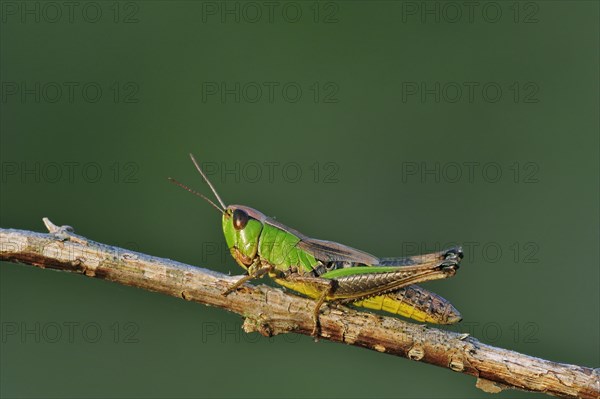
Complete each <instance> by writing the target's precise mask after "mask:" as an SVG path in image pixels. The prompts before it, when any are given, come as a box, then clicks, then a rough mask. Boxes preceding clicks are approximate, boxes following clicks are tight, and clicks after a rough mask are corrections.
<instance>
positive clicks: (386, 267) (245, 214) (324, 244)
mask: <svg viewBox="0 0 600 399" xmlns="http://www.w3.org/2000/svg"><path fill="white" fill-rule="evenodd" d="M190 158H191V160H192V162H193V163H194V166H195V167H196V169H197V170H198V172H199V173H200V175H201V176H202V178H203V179H204V181H205V182H206V183H207V184H208V186H209V187H210V189H211V191H212V192H213V194H214V196H215V198H216V199H217V202H218V205H217V204H216V203H215V202H213V201H212V200H210V199H209V198H207V197H206V196H204V195H203V194H200V193H198V192H196V191H194V190H192V189H190V188H189V187H187V186H186V185H184V184H182V183H180V182H178V181H177V180H175V179H173V178H169V180H170V181H171V182H172V183H174V184H176V185H178V186H180V187H182V188H183V189H185V190H187V191H189V192H191V193H193V194H195V195H197V196H199V197H201V198H202V199H204V200H205V201H207V202H208V203H209V204H210V205H212V206H213V207H214V208H215V209H217V210H218V211H219V212H220V213H221V214H222V226H223V233H224V235H225V241H226V242H227V247H228V248H229V251H230V252H231V255H232V256H233V258H234V259H235V261H236V262H237V263H238V264H239V265H240V266H241V267H242V268H244V269H245V270H246V274H245V275H244V276H243V277H242V278H240V279H239V280H238V281H237V282H236V283H234V284H232V285H231V286H230V287H229V288H227V290H225V291H224V292H223V295H227V294H229V293H231V292H233V291H235V290H236V289H237V288H239V287H240V286H241V285H243V284H244V283H246V282H248V281H250V280H252V279H256V278H260V277H263V276H265V275H269V276H270V277H271V278H272V279H273V280H274V281H275V282H276V283H277V284H279V285H281V286H283V287H286V288H289V289H291V290H294V291H296V292H299V293H301V294H304V295H306V296H308V297H309V298H312V299H315V300H316V304H315V307H314V310H313V315H312V318H313V322H314V328H313V331H312V334H313V336H316V335H318V331H319V312H320V309H321V307H322V305H323V303H324V302H328V303H341V304H352V305H355V306H360V307H364V308H369V309H375V310H383V311H386V312H389V313H392V314H398V315H401V316H404V317H408V318H412V319H414V320H418V321H422V322H428V323H435V324H454V323H457V322H459V321H460V320H461V319H462V318H461V316H460V313H459V312H458V311H457V310H456V309H455V308H454V306H452V304H451V303H450V302H448V301H447V300H446V299H444V298H442V297H441V296H439V295H437V294H435V293H433V292H430V291H427V290H425V289H423V288H421V287H419V286H417V285H415V284H416V283H422V282H425V281H430V280H437V279H442V278H448V277H452V276H454V274H455V273H456V270H457V269H458V267H459V263H460V260H461V259H462V257H463V253H462V249H461V248H460V247H453V248H449V249H447V250H444V251H439V252H435V253H430V254H425V255H419V256H410V257H399V258H378V257H376V256H374V255H371V254H369V253H367V252H363V251H360V250H358V249H354V248H351V247H348V246H346V245H342V244H339V243H336V242H332V241H324V240H318V239H314V238H310V237H307V236H306V235H304V234H302V233H300V232H299V231H296V230H294V229H292V228H290V227H288V226H286V225H284V224H282V223H280V222H278V221H276V220H274V219H272V218H269V217H267V216H265V215H264V214H263V213H261V212H259V211H257V210H256V209H253V208H250V207H248V206H244V205H229V206H226V205H225V203H224V202H223V200H222V199H221V197H220V196H219V194H218V193H217V190H215V188H214V186H213V185H212V183H211V182H210V180H209V179H208V177H207V176H206V174H205V173H204V171H203V170H202V168H200V165H199V164H198V162H197V161H196V159H195V158H194V156H193V155H192V154H190Z"/></svg>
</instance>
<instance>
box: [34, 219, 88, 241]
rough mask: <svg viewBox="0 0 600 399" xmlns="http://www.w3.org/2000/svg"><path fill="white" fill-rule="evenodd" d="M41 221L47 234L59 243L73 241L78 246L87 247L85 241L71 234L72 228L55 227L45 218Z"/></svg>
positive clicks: (73, 230) (65, 226)
mask: <svg viewBox="0 0 600 399" xmlns="http://www.w3.org/2000/svg"><path fill="white" fill-rule="evenodd" d="M42 221H43V222H44V225H45V226H46V228H47V229H48V232H49V233H50V234H52V235H53V236H55V237H56V238H57V239H59V240H60V241H69V240H71V241H74V242H76V243H79V244H83V245H87V241H86V240H84V239H82V238H79V237H78V236H76V235H75V234H73V233H74V232H75V229H73V227H71V226H67V225H64V226H57V225H55V224H54V223H52V221H50V219H48V218H47V217H45V218H42Z"/></svg>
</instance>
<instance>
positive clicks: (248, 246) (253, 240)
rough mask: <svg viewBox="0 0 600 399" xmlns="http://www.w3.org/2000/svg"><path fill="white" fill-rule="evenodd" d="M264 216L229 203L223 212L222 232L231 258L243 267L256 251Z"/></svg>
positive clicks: (246, 265) (250, 209)
mask: <svg viewBox="0 0 600 399" xmlns="http://www.w3.org/2000/svg"><path fill="white" fill-rule="evenodd" d="M264 219H265V216H264V215H263V214H262V213H260V212H259V211H257V210H255V209H252V208H250V207H247V206H243V205H229V206H228V207H227V208H226V209H225V212H223V234H224V235H225V241H226V242H227V247H229V251H230V252H231V255H232V256H233V258H234V259H235V260H236V261H237V263H239V265H240V266H242V267H243V268H244V269H246V268H248V266H250V265H251V264H252V261H253V260H254V258H255V257H256V254H257V252H258V240H259V237H260V233H261V231H262V228H263V221H264Z"/></svg>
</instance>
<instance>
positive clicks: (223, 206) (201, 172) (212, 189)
mask: <svg viewBox="0 0 600 399" xmlns="http://www.w3.org/2000/svg"><path fill="white" fill-rule="evenodd" d="M190 158H192V162H193V163H194V166H195V167H196V169H197V170H198V172H200V174H201V175H202V177H203V178H204V181H205V182H206V183H207V184H208V186H209V187H210V189H211V191H212V192H213V194H214V195H215V197H217V201H219V204H221V207H222V208H223V211H224V210H225V208H227V207H226V206H225V203H224V202H223V200H222V199H221V197H219V194H218V193H217V190H215V188H214V186H213V185H212V183H211V182H210V180H208V177H206V175H205V174H204V172H203V171H202V169H201V168H200V165H198V162H196V158H194V155H193V154H192V153H190Z"/></svg>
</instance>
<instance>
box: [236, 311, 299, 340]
mask: <svg viewBox="0 0 600 399" xmlns="http://www.w3.org/2000/svg"><path fill="white" fill-rule="evenodd" d="M242 329H243V330H244V331H245V332H247V333H251V332H257V333H259V334H261V335H262V336H265V337H272V336H275V335H279V334H286V333H289V332H293V331H296V330H297V329H298V326H297V325H295V324H293V323H291V322H290V321H289V320H279V321H276V320H273V319H271V318H268V317H266V316H265V315H264V314H261V315H260V316H258V317H254V316H247V317H246V318H245V319H244V324H243V325H242Z"/></svg>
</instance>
